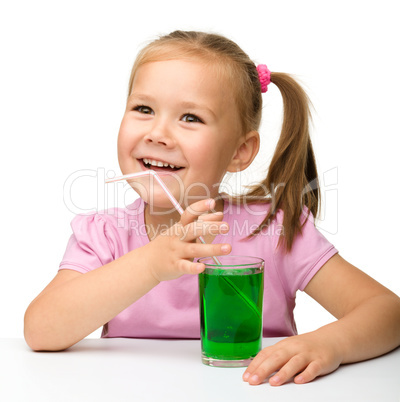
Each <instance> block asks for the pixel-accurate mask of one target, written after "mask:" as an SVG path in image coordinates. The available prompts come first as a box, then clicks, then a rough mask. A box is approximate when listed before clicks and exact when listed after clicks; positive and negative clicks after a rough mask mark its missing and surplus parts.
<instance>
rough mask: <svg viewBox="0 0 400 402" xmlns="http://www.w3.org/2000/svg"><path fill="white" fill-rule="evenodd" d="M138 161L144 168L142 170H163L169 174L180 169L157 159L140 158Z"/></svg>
mask: <svg viewBox="0 0 400 402" xmlns="http://www.w3.org/2000/svg"><path fill="white" fill-rule="evenodd" d="M138 161H139V163H140V164H141V165H142V166H143V167H144V169H152V170H155V171H159V170H163V171H169V172H176V171H178V170H180V169H182V167H181V166H177V165H174V164H172V163H169V162H163V161H160V160H157V159H151V158H142V159H138Z"/></svg>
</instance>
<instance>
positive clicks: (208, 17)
mask: <svg viewBox="0 0 400 402" xmlns="http://www.w3.org/2000/svg"><path fill="white" fill-rule="evenodd" d="M396 3H397V2H396V1H394V0H393V1H385V0H383V1H382V0H381V1H365V0H364V1H354V0H353V1H351V0H346V1H343V0H337V1H335V2H330V3H327V2H323V1H306V0H303V1H297V0H296V1H265V0H264V1H248V2H242V1H233V0H231V1H226V2H222V1H221V2H217V1H215V0H214V1H210V0H203V1H201V2H188V1H187V0H186V1H174V0H170V1H156V2H147V1H118V0H117V1H113V2H105V1H99V0H97V1H84V0H81V1H75V0H70V1H65V2H62V1H57V2H55V1H43V0H37V1H34V2H32V1H27V0H26V1H18V0H15V1H12V2H11V1H4V0H3V1H2V2H1V3H0V4H1V6H0V37H1V60H2V61H1V63H0V70H1V74H0V83H1V86H0V87H1V90H0V108H1V109H0V110H1V111H0V114H1V117H0V132H1V146H0V152H1V155H0V163H1V197H0V202H1V231H2V236H1V243H0V244H1V273H2V276H1V280H0V306H1V320H0V336H2V337H21V336H22V335H23V315H24V312H25V309H26V307H27V306H28V304H29V302H30V301H31V300H32V299H33V298H34V297H35V296H36V295H37V294H38V293H39V292H40V291H41V290H42V289H43V287H44V286H45V285H46V284H47V283H48V282H49V281H50V280H51V279H52V278H53V276H54V275H55V274H56V272H57V268H58V264H59V262H60V260H61V258H62V256H63V253H64V250H65V246H66V243H67V240H68V238H69V236H70V227H69V222H70V220H71V219H72V218H73V216H74V213H75V212H76V211H73V210H71V208H70V207H68V206H67V205H66V203H65V201H64V184H65V183H67V187H68V186H69V184H71V178H70V180H69V181H68V178H69V177H71V175H74V174H76V172H78V171H81V170H82V171H85V170H87V171H88V172H86V173H92V174H95V173H96V171H98V172H99V173H101V172H108V171H110V170H111V171H115V172H116V173H117V174H119V170H118V162H117V155H116V138H117V133H118V129H119V124H120V120H121V117H122V114H123V111H124V102H125V97H126V91H127V84H128V79H129V74H130V69H131V65H132V63H133V61H134V58H135V55H136V53H137V51H138V50H139V49H140V48H141V47H142V46H143V45H144V44H145V43H146V42H147V41H149V40H151V39H154V38H155V37H156V36H157V35H159V34H163V33H168V32H170V31H172V30H175V29H186V30H187V29H189V30H205V31H213V32H216V33H220V34H223V35H226V36H228V37H230V38H231V39H233V40H235V41H236V42H237V43H238V44H239V45H240V46H241V47H242V48H243V49H244V50H245V51H246V52H247V53H248V54H249V55H250V57H251V58H252V59H253V60H254V61H255V62H256V63H265V64H268V66H269V68H270V69H271V70H272V71H283V72H288V73H293V74H295V75H296V76H297V77H298V78H299V79H300V80H301V82H302V83H303V84H304V86H305V87H306V89H307V90H308V93H309V95H310V97H311V100H312V102H313V104H314V108H315V113H314V129H313V133H312V137H313V141H314V147H315V152H316V156H317V160H318V165H319V169H320V175H321V181H322V191H323V193H324V194H325V201H326V205H325V216H324V219H323V220H322V221H321V222H320V223H319V227H320V228H321V231H322V232H323V233H324V235H325V236H326V237H327V238H328V239H329V240H330V241H331V242H332V243H333V244H334V245H335V246H336V247H337V248H338V249H339V251H340V253H341V254H342V256H343V257H344V258H346V259H347V260H349V261H350V262H351V263H353V264H354V265H356V266H357V267H359V268H361V269H363V270H364V271H365V272H367V273H368V274H369V275H371V276H372V277H374V278H375V279H377V280H378V281H380V282H381V283H383V284H384V285H385V286H387V287H388V288H389V289H391V290H393V291H394V292H396V293H397V294H400V274H399V268H400V266H399V262H398V257H397V250H398V249H399V240H400V237H399V235H398V228H399V226H400V218H399V215H400V214H399V212H398V209H399V204H398V201H399V195H400V192H399V185H398V181H399V179H398V174H399V170H400V169H399V167H400V162H399V156H398V153H399V152H398V150H399V145H398V143H399V142H398V138H399V135H400V129H399V106H400V104H399V103H400V102H399V93H400V61H399V56H398V54H399V51H398V45H399V41H398V39H399V37H400V28H399V24H398V18H397V16H398V12H397V7H396V6H397V4H396ZM264 101H265V115H264V120H263V125H262V128H261V132H262V136H263V141H264V144H263V148H262V152H263V155H265V156H261V157H260V158H258V160H257V161H256V162H255V165H254V168H253V170H252V171H250V173H246V174H244V175H243V178H245V179H246V178H247V179H249V178H250V179H254V177H256V176H255V175H257V174H258V173H257V174H255V175H253V173H251V172H253V171H254V170H257V172H259V171H260V169H266V168H267V166H268V163H267V162H268V160H269V158H270V156H271V154H272V150H273V147H274V146H275V144H276V141H277V138H278V133H279V127H280V122H281V100H280V96H279V93H278V91H277V89H276V88H274V86H273V85H271V86H270V90H269V91H268V93H267V94H265V95H264ZM98 169H99V170H98ZM84 173H85V172H84ZM72 177H75V176H72ZM324 179H325V182H324ZM68 183H69V184H68ZM103 193H104V187H102V186H100V187H99V188H97V180H96V178H95V177H90V176H86V177H80V178H79V179H76V180H75V181H74V182H73V183H72V184H71V186H70V195H71V196H70V199H71V200H73V202H74V203H75V205H76V206H77V207H78V208H80V209H82V210H84V209H95V208H97V205H98V203H99V204H100V206H102V203H103V204H104V203H105V201H104V199H103V201H101V200H100V202H99V201H98V200H99V199H101V197H102V194H103ZM123 196H125V198H124V199H121V197H119V198H118V199H115V200H111V201H110V200H109V198H110V196H108V197H106V198H107V202H106V204H107V205H106V206H108V207H109V206H112V205H111V203H112V202H113V201H115V203H116V204H118V205H121V204H122V205H123V204H124V203H126V202H128V201H129V202H130V200H131V199H134V198H135V195H134V194H131V193H126V194H125V192H123ZM111 198H113V197H111ZM296 317H297V322H298V328H299V331H300V332H304V331H308V330H311V329H314V328H317V327H319V326H321V325H322V324H324V323H325V322H328V321H330V320H331V319H332V318H331V316H330V315H329V314H327V313H326V312H325V311H324V310H323V309H322V308H321V307H320V306H318V305H317V304H316V303H315V302H313V301H312V300H309V299H308V297H307V296H306V295H304V294H299V300H298V307H296ZM98 335H99V333H98V331H96V333H95V334H93V335H92V336H96V337H97V336H98Z"/></svg>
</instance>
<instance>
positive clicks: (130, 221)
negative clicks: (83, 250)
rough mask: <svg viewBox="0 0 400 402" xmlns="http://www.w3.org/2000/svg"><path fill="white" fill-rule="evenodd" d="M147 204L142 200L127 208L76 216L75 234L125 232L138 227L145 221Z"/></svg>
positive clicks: (73, 223) (73, 220)
mask: <svg viewBox="0 0 400 402" xmlns="http://www.w3.org/2000/svg"><path fill="white" fill-rule="evenodd" d="M144 207H145V204H144V202H143V200H142V199H141V198H138V199H137V200H135V201H134V202H133V203H132V204H130V205H127V206H126V207H125V208H117V207H115V208H108V209H105V210H101V211H91V212H87V213H82V214H79V215H76V216H75V217H74V218H73V219H72V221H71V227H72V229H73V231H74V233H77V232H83V233H86V234H88V233H91V232H92V231H93V230H97V231H105V230H113V231H117V232H118V231H125V230H128V229H129V228H131V227H132V226H137V222H138V221H144V217H143V212H144Z"/></svg>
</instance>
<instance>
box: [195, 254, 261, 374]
mask: <svg viewBox="0 0 400 402" xmlns="http://www.w3.org/2000/svg"><path fill="white" fill-rule="evenodd" d="M218 260H219V262H221V265H217V264H216V263H215V262H214V261H213V259H212V258H202V259H200V260H199V262H202V263H204V264H206V269H205V271H204V272H203V273H201V274H200V275H199V296H200V330H201V348H202V361H203V363H204V364H207V365H210V366H220V367H240V366H247V365H248V364H249V363H250V361H251V359H252V358H253V357H254V356H255V355H256V354H257V353H258V352H259V351H260V350H261V345H262V305H263V289H264V261H263V260H262V259H260V258H256V257H244V256H243V257H242V256H224V257H218Z"/></svg>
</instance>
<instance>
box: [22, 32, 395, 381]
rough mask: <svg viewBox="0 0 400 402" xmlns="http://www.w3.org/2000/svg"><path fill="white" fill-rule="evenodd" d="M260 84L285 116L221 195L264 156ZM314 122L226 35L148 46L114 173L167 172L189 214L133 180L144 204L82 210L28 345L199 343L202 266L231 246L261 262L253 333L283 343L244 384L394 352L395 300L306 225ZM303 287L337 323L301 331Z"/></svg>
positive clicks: (292, 90) (187, 36) (286, 82)
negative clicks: (120, 340)
mask: <svg viewBox="0 0 400 402" xmlns="http://www.w3.org/2000/svg"><path fill="white" fill-rule="evenodd" d="M270 83H273V84H274V85H276V86H277V87H278V89H279V90H280V92H281V94H282V97H283V105H284V120H283V126H282V132H281V136H280V139H279V142H278V144H277V147H276V150H275V153H274V156H273V158H272V161H271V164H270V167H269V170H268V174H267V177H266V178H265V180H264V181H263V182H262V183H260V184H259V185H258V186H255V187H254V188H252V189H251V191H249V192H248V193H247V194H245V195H243V196H241V197H236V198H232V197H228V196H227V195H224V194H219V191H218V190H219V185H220V183H221V180H222V178H223V177H224V175H225V173H226V172H239V171H242V170H244V169H246V168H247V167H248V166H249V165H250V164H251V163H252V161H253V160H254V158H255V156H256V154H257V152H258V149H259V141H260V139H259V133H258V129H259V125H260V121H261V111H262V92H267V89H268V85H269V84H270ZM265 96H267V95H265ZM309 114H310V113H309V104H308V98H307V96H306V94H305V92H304V91H303V89H302V88H301V87H300V86H299V85H298V84H297V83H296V81H295V80H294V79H293V78H291V77H290V76H289V75H287V74H283V73H270V71H269V70H268V69H267V67H266V66H265V65H260V66H258V67H256V66H255V65H254V63H253V62H252V61H251V60H250V59H249V57H248V56H247V55H246V54H245V53H244V52H243V51H242V50H241V49H240V48H239V47H238V46H237V45H236V44H235V43H233V42H232V41H230V40H228V39H226V38H224V37H221V36H218V35H214V34H206V33H201V32H182V31H176V32H173V33H171V34H169V35H166V36H163V37H161V38H159V39H158V40H156V41H154V42H152V43H150V44H149V45H148V46H146V47H145V48H144V49H143V50H142V51H141V52H140V53H139V55H138V57H137V60H136V62H135V64H134V66H133V69H132V73H131V78H130V82H129V92H128V100H127V106H126V110H125V114H124V116H123V119H122V123H121V128H120V131H119V137H118V158H119V163H120V167H121V170H122V172H123V173H124V174H128V173H134V172H140V171H145V170H148V169H154V170H156V171H157V172H159V173H161V174H162V175H163V176H162V179H163V181H164V182H165V184H166V185H167V186H168V188H169V190H170V191H171V192H172V194H173V195H174V196H175V198H176V199H177V200H178V201H179V202H180V204H181V206H182V207H183V208H184V209H185V211H184V213H183V215H182V216H180V215H179V213H178V212H177V211H176V210H175V209H174V208H172V206H171V203H170V201H169V199H168V198H167V197H166V195H165V193H164V191H163V190H162V189H161V187H160V186H159V185H158V184H157V183H152V182H151V180H150V179H149V178H142V179H140V180H135V181H132V182H131V183H130V184H131V186H132V187H133V188H134V189H135V190H136V191H137V192H138V193H139V195H140V197H141V198H139V199H138V200H136V201H135V202H134V203H133V204H132V205H131V206H129V208H126V209H118V210H117V211H116V212H115V211H114V212H113V213H111V211H108V212H107V211H105V212H102V213H97V214H91V215H90V214H89V215H83V216H77V217H76V218H75V219H74V220H73V221H72V229H73V235H72V236H71V238H70V240H69V243H68V246H67V249H66V252H65V255H64V258H63V260H62V262H61V265H60V270H59V272H58V273H57V275H56V277H55V278H54V279H53V280H52V281H51V282H50V284H49V285H48V286H47V287H46V288H45V289H44V290H43V291H42V292H41V293H40V294H39V296H38V297H37V298H36V299H35V300H34V301H33V302H32V303H31V304H30V306H29V307H28V309H27V311H26V314H25V339H26V341H27V343H28V345H29V346H30V347H31V348H32V349H34V350H53V351H54V350H62V349H65V348H68V347H70V346H71V345H73V344H75V343H76V342H78V341H80V340H81V339H83V338H85V337H86V336H87V335H89V334H90V333H91V332H93V331H94V330H96V329H97V328H99V327H101V326H103V333H102V336H103V337H137V338H199V334H200V330H199V311H198V308H199V307H198V291H197V275H196V274H198V273H200V272H202V271H203V270H204V265H203V264H201V263H197V262H196V261H197V260H196V259H197V258H199V257H204V256H211V255H224V254H229V253H231V252H232V254H239V255H250V256H256V257H261V258H263V259H264V260H265V266H266V270H265V289H266V291H265V296H264V299H265V301H264V313H263V314H264V315H263V335H264V336H265V337H268V336H271V337H287V338H285V339H284V340H282V341H280V342H278V343H276V344H275V345H274V346H271V347H267V348H265V349H263V350H262V351H261V352H260V353H259V354H258V355H257V356H256V357H255V358H254V360H253V361H252V363H251V364H250V365H249V367H248V368H247V369H246V370H245V372H244V374H243V379H244V381H248V382H249V384H260V383H262V382H263V381H265V379H266V378H268V377H270V378H269V382H270V384H271V385H280V384H283V383H285V382H286V381H288V380H289V379H290V378H292V377H294V381H295V382H296V383H306V382H309V381H311V380H313V379H314V378H315V377H317V376H319V375H323V374H327V373H330V372H332V371H334V370H335V369H336V368H337V367H338V366H339V365H340V364H343V363H350V362H355V361H359V360H364V359H369V358H372V357H374V356H378V355H381V354H384V353H386V352H388V351H390V350H392V349H394V348H396V347H397V346H398V345H399V344H400V299H399V298H398V297H397V296H396V295H395V294H393V293H392V292H390V291H389V290H388V289H386V288H385V287H383V286H382V285H380V284H379V283H377V282H375V281H374V280H373V279H372V278H370V277H368V276H367V275H366V274H364V273H363V272H361V271H360V270H358V269H357V268H355V267H354V266H352V265H351V264H350V263H348V262H347V261H345V260H344V259H343V258H342V257H341V256H340V255H339V254H338V252H337V250H336V249H335V248H334V247H333V246H332V245H331V244H330V243H329V242H328V241H327V240H326V239H325V238H324V237H323V236H322V235H321V234H320V233H319V232H318V231H317V229H316V228H315V226H314V221H313V218H314V217H315V216H316V215H317V213H318V208H319V201H320V194H319V190H318V188H317V186H315V185H311V183H316V179H317V177H318V175H317V169H316V163H315V160H314V154H313V148H312V145H311V141H310V136H309V131H308V125H309ZM200 235H202V236H203V237H204V239H205V241H206V243H207V244H201V243H200V242H199V241H198V237H199V236H200ZM299 289H300V290H304V291H305V292H306V293H307V294H308V295H310V296H311V297H312V298H313V299H315V300H316V301H317V302H319V303H320V304H321V305H322V306H323V307H325V308H326V309H327V310H328V311H329V312H330V313H332V314H333V315H334V316H335V317H336V318H337V321H335V322H333V323H331V324H328V325H326V326H324V327H322V328H320V329H318V330H316V331H313V332H310V333H306V334H302V335H297V331H296V326H295V322H294V318H293V309H294V306H295V295H296V291H297V290H299ZM275 372H276V374H274V375H272V376H271V374H272V373H275Z"/></svg>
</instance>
